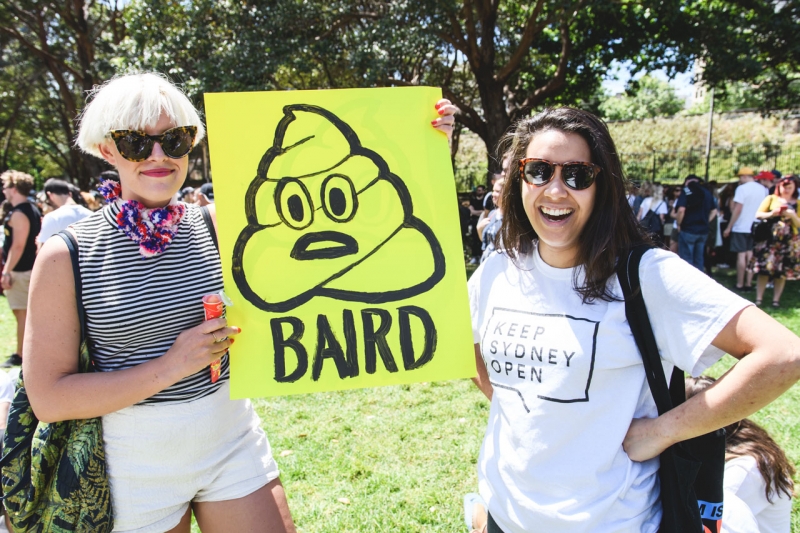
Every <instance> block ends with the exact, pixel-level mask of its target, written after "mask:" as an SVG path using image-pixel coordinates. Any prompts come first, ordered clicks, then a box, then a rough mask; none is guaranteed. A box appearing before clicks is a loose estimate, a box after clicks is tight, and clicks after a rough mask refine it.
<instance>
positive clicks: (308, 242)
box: [289, 231, 358, 261]
mask: <svg viewBox="0 0 800 533" xmlns="http://www.w3.org/2000/svg"><path fill="white" fill-rule="evenodd" d="M355 253H358V242H356V240H355V239H354V238H353V237H351V236H350V235H345V234H344V233H339V232H338V231H317V232H314V233H306V234H305V235H303V236H302V237H300V238H299V239H297V242H295V243H294V247H293V248H292V252H291V253H290V254H289V256H290V257H292V258H293V259H297V260H298V261H309V260H311V259H337V258H339V257H344V256H346V255H352V254H355Z"/></svg>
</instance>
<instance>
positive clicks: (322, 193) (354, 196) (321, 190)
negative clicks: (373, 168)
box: [319, 174, 363, 223]
mask: <svg viewBox="0 0 800 533" xmlns="http://www.w3.org/2000/svg"><path fill="white" fill-rule="evenodd" d="M334 178H341V179H343V180H344V181H345V182H346V183H347V184H348V185H349V186H350V201H351V202H352V204H353V205H352V207H351V208H350V214H349V215H347V216H346V217H345V218H342V217H341V215H337V214H335V213H331V211H330V209H329V206H328V198H327V195H326V194H325V193H327V192H328V183H330V181H331V180H332V179H334ZM362 190H363V189H362ZM319 196H320V199H319V200H320V202H322V210H323V211H324V212H325V214H326V215H327V216H328V218H329V219H331V220H333V221H335V222H342V223H344V222H350V221H351V220H353V217H354V216H356V212H357V211H358V192H356V186H355V184H354V183H353V180H351V179H350V176H345V175H344V174H330V175H328V177H327V178H325V179H324V180H323V181H322V185H320V188H319Z"/></svg>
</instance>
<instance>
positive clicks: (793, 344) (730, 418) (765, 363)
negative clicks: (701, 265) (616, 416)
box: [623, 306, 800, 461]
mask: <svg viewBox="0 0 800 533" xmlns="http://www.w3.org/2000/svg"><path fill="white" fill-rule="evenodd" d="M712 344H713V345H714V346H716V347H717V348H720V349H721V350H724V351H725V352H727V353H729V354H731V355H732V356H734V357H736V358H737V359H739V362H738V363H737V364H736V365H735V366H733V368H731V369H730V370H729V371H728V372H726V373H725V375H724V376H722V377H721V378H719V379H718V380H717V382H716V383H715V384H714V385H713V386H712V387H710V388H708V389H706V390H704V391H703V392H700V393H698V394H697V395H695V396H693V397H692V398H691V399H689V400H688V401H686V402H685V403H684V404H682V405H680V406H678V407H676V408H675V409H672V410H671V411H669V412H667V413H665V414H663V415H662V416H659V417H658V418H655V419H645V418H640V419H636V420H634V421H633V423H632V424H631V427H630V429H629V430H628V434H627V436H626V437H625V440H624V442H623V447H624V448H625V451H626V452H627V453H628V455H629V456H630V457H631V459H633V460H636V461H644V460H646V459H650V458H651V457H655V456H656V455H658V454H660V453H661V452H662V451H663V450H664V449H666V448H667V447H668V446H670V445H672V444H674V443H676V442H680V441H683V440H687V439H690V438H692V437H696V436H698V435H703V434H705V433H708V432H710V431H714V430H715V429H718V428H721V427H725V426H727V425H728V424H731V423H733V422H736V421H738V420H741V419H743V418H745V417H747V416H749V415H751V414H753V413H754V412H756V411H758V410H759V409H761V408H762V407H764V406H766V405H767V404H769V403H770V402H772V401H773V400H775V399H776V398H777V397H778V396H780V395H781V394H783V393H784V392H785V391H786V390H788V389H789V388H790V387H791V386H792V385H794V384H795V383H796V382H797V381H798V379H800V338H798V337H797V336H796V335H795V334H794V333H792V332H791V331H789V330H788V329H786V328H785V327H784V326H782V325H781V324H780V323H778V322H777V321H776V320H774V319H773V318H771V317H770V316H769V315H767V314H766V313H764V312H763V311H761V310H760V309H758V308H757V307H753V306H748V307H746V308H745V309H743V310H742V311H740V312H739V313H738V314H737V315H736V316H734V318H733V319H731V321H730V322H728V324H727V325H726V326H725V327H724V328H723V329H722V331H721V332H720V333H719V335H717V337H716V338H715V339H714V341H713V343H712Z"/></svg>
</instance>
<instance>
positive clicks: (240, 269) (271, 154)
mask: <svg viewBox="0 0 800 533" xmlns="http://www.w3.org/2000/svg"><path fill="white" fill-rule="evenodd" d="M295 111H304V112H309V113H315V114H318V115H320V116H322V117H324V118H325V119H327V120H328V121H329V122H331V123H332V124H333V125H334V126H335V127H336V128H337V129H338V130H339V131H340V132H341V133H342V135H343V136H344V138H345V139H346V140H347V142H348V144H349V146H350V153H349V154H348V155H347V156H346V157H344V158H343V159H342V160H341V161H340V162H338V163H337V164H336V165H334V166H333V167H331V168H329V169H325V170H322V171H320V172H314V173H312V174H309V175H307V176H294V177H293V178H292V179H300V178H304V177H310V176H316V175H319V174H322V173H326V172H329V171H331V170H333V169H335V168H336V167H338V166H339V165H341V164H342V163H344V162H345V161H347V159H349V158H350V157H352V156H363V157H366V158H367V159H369V160H371V161H372V163H373V164H374V165H375V166H376V167H377V168H378V177H377V178H375V180H373V181H372V182H371V183H370V184H369V185H367V187H365V188H364V189H362V191H363V190H366V189H367V188H369V187H370V186H372V185H373V184H375V183H377V182H378V181H379V180H386V181H388V182H389V183H390V184H391V185H392V186H393V187H394V189H395V191H396V192H397V195H398V197H399V198H400V203H401V205H402V207H403V223H402V224H401V225H400V226H398V227H397V228H395V230H394V231H392V233H391V235H389V237H387V238H386V239H385V240H384V241H382V242H381V243H379V244H378V245H377V246H376V247H375V248H374V249H373V250H371V251H370V252H369V253H368V254H366V255H365V256H364V257H362V258H361V259H360V260H359V261H356V262H355V263H353V264H351V265H348V266H347V267H345V268H344V269H342V270H340V271H339V272H336V273H335V274H333V275H331V276H330V277H329V278H327V279H325V280H324V281H322V282H321V283H319V284H317V285H316V286H315V287H312V288H311V289H309V290H307V291H305V292H303V293H301V294H298V295H296V296H294V297H292V298H289V299H287V300H284V301H281V302H267V301H265V300H264V299H263V298H261V297H260V296H259V295H258V294H256V293H255V291H253V289H252V288H250V284H249V283H248V282H247V276H246V274H245V272H244V266H243V264H242V263H243V258H244V251H245V248H246V246H247V243H248V241H249V240H250V238H251V237H252V236H253V235H255V234H256V233H257V232H259V231H261V230H264V229H267V228H269V227H274V226H276V224H269V225H265V224H259V223H258V215H257V212H256V195H257V193H258V190H259V189H260V188H261V186H262V185H263V184H264V183H266V182H268V181H272V182H275V181H280V180H274V179H272V180H271V179H268V178H267V171H268V170H269V167H270V165H271V164H272V162H273V161H274V160H275V158H276V157H278V156H279V155H281V154H284V153H286V152H287V151H288V150H290V149H292V148H294V147H297V146H299V145H301V144H303V143H305V142H307V141H308V140H310V139H312V138H313V135H312V136H309V137H306V138H304V139H302V140H300V141H298V142H296V143H295V144H293V145H292V146H289V147H287V148H282V147H281V145H282V144H283V139H284V136H285V135H286V130H287V128H288V127H289V125H290V124H291V123H292V122H293V121H294V120H296V118H297V117H296V116H295ZM283 113H284V117H283V118H282V119H281V120H280V122H279V123H278V126H277V128H276V130H275V137H274V139H273V143H272V146H271V147H270V148H269V149H268V150H267V151H266V152H265V153H264V156H263V157H262V158H261V161H260V162H259V165H258V171H257V173H256V177H255V178H254V179H253V181H252V182H250V186H249V187H248V189H247V192H246V193H245V201H244V204H245V216H246V218H247V226H245V227H244V228H243V229H242V231H241V232H240V233H239V237H238V238H237V239H236V243H235V245H234V247H233V260H232V266H231V273H232V275H233V280H234V282H235V283H236V286H237V287H238V289H239V292H240V293H241V294H242V296H244V298H245V299H246V300H247V301H249V302H250V303H251V304H253V305H254V306H256V307H257V308H259V309H261V310H263V311H270V312H278V313H283V312H286V311H290V310H292V309H294V308H296V307H298V306H300V305H302V304H304V303H306V302H307V301H309V300H311V299H312V298H314V297H317V296H325V297H328V298H333V299H336V300H342V301H350V302H364V303H372V304H379V303H387V302H393V301H397V300H405V299H407V298H411V297H413V296H417V295H418V294H422V293H425V292H427V291H429V290H430V289H431V288H433V287H434V286H435V285H436V284H437V283H439V282H440V281H441V280H442V279H443V278H444V274H445V268H446V266H445V258H444V252H443V251H442V247H441V245H440V244H439V241H438V239H437V238H436V236H435V235H434V233H433V230H432V229H431V228H430V227H429V226H428V225H427V224H425V222H423V221H422V220H420V219H419V218H417V217H415V216H414V215H413V207H414V204H413V201H412V199H411V193H410V192H409V190H408V188H407V187H406V185H405V183H404V182H403V180H402V179H400V177H398V176H397V175H395V174H393V173H392V172H391V171H390V170H389V165H388V164H387V163H386V161H384V160H383V158H382V157H381V156H380V155H378V154H377V153H376V152H374V151H373V150H370V149H368V148H365V147H363V146H362V145H361V141H360V140H359V138H358V135H357V134H356V132H355V131H354V130H353V129H352V128H351V127H350V125H348V124H347V123H345V122H344V121H343V120H342V119H340V118H339V117H337V116H336V115H334V114H333V113H331V112H330V111H328V110H327V109H324V108H321V107H318V106H314V105H308V104H291V105H287V106H284V108H283ZM359 192H361V191H359ZM312 206H313V204H312ZM402 229H415V230H417V231H419V232H420V233H421V234H422V235H423V237H425V240H426V241H427V242H428V245H429V246H430V249H431V253H432V254H433V272H432V273H431V275H430V276H428V278H427V279H425V280H424V281H422V282H420V283H417V284H416V285H413V286H411V287H407V288H404V289H397V290H393V291H386V292H377V293H376V292H361V291H350V290H344V289H329V288H326V287H325V285H326V284H328V283H330V282H331V281H333V280H335V279H338V278H340V277H341V276H343V275H344V274H346V273H347V272H349V271H350V270H352V269H353V268H354V267H356V266H358V265H359V264H361V263H362V262H363V261H364V260H365V259H367V258H369V257H371V256H372V255H373V254H375V253H376V252H377V251H378V250H380V249H381V248H382V247H383V246H384V245H385V244H386V243H387V242H388V241H389V240H391V239H392V237H394V236H395V235H397V233H398V232H400V230H402ZM261 274H265V273H261Z"/></svg>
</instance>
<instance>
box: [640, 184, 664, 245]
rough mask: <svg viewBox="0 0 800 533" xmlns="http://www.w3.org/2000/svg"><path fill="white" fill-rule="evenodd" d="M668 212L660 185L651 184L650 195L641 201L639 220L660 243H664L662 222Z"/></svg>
mask: <svg viewBox="0 0 800 533" xmlns="http://www.w3.org/2000/svg"><path fill="white" fill-rule="evenodd" d="M668 212H669V211H668V209H667V201H666V200H665V199H664V198H663V197H662V189H661V186H660V185H656V184H653V185H651V189H650V195H649V196H648V197H647V198H645V199H644V201H643V202H642V206H641V208H640V216H639V220H640V222H641V224H642V227H643V228H644V229H645V231H647V233H649V234H650V236H651V237H652V238H653V240H654V241H655V242H656V243H658V244H660V245H663V244H664V222H665V220H666V217H667V214H668Z"/></svg>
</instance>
